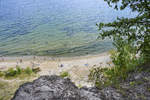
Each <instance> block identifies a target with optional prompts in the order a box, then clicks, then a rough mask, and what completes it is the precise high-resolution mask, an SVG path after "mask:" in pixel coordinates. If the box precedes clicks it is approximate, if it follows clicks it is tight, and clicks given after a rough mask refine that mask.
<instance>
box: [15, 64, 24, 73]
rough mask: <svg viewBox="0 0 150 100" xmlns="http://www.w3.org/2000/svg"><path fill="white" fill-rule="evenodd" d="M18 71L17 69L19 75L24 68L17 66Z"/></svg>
mask: <svg viewBox="0 0 150 100" xmlns="http://www.w3.org/2000/svg"><path fill="white" fill-rule="evenodd" d="M16 71H17V74H18V75H19V74H21V73H22V72H23V69H21V68H20V67H19V66H17V67H16Z"/></svg>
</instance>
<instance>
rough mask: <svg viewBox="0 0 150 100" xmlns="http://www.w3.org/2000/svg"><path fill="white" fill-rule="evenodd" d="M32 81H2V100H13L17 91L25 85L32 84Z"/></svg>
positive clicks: (0, 88) (0, 97)
mask: <svg viewBox="0 0 150 100" xmlns="http://www.w3.org/2000/svg"><path fill="white" fill-rule="evenodd" d="M30 81H32V79H24V80H15V81H13V80H0V100H11V98H12V97H13V95H14V93H15V91H16V90H17V89H18V88H19V86H20V85H21V84H23V83H26V82H30Z"/></svg>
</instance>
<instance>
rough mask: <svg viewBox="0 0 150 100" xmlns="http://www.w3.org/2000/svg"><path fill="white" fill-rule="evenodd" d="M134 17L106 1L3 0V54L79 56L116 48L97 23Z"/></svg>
mask: <svg viewBox="0 0 150 100" xmlns="http://www.w3.org/2000/svg"><path fill="white" fill-rule="evenodd" d="M117 16H118V17H133V16H134V14H133V13H132V12H131V11H130V10H129V9H126V10H125V11H115V10H114V9H113V8H110V7H108V5H107V3H105V2H104V1H103V0H0V55H2V56H6V55H42V56H43V55H48V56H79V55H85V54H96V53H101V52H104V51H107V50H109V49H111V48H112V44H111V41H109V40H105V41H102V40H96V38H97V36H98V31H97V27H96V23H97V22H111V21H114V20H115V19H116V18H117Z"/></svg>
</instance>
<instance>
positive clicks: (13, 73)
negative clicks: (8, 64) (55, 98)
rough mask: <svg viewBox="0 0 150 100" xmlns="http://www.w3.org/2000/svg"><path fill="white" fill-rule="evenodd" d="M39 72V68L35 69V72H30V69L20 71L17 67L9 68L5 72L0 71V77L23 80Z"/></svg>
mask: <svg viewBox="0 0 150 100" xmlns="http://www.w3.org/2000/svg"><path fill="white" fill-rule="evenodd" d="M39 71H40V69H39V68H38V69H35V70H32V69H31V68H30V67H27V68H25V69H22V68H20V67H19V66H17V67H16V68H9V69H8V70H6V71H0V77H4V78H13V77H20V78H24V77H26V76H28V75H31V74H34V73H37V72H39Z"/></svg>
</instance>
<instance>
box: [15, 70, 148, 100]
mask: <svg viewBox="0 0 150 100" xmlns="http://www.w3.org/2000/svg"><path fill="white" fill-rule="evenodd" d="M139 76H140V78H139ZM149 76H150V73H145V72H141V74H139V73H133V74H132V75H130V77H129V78H127V80H126V81H125V82H123V83H120V84H118V87H114V86H109V87H103V88H102V89H101V90H100V89H97V88H96V87H90V88H87V87H82V88H78V87H76V86H75V85H74V84H73V83H72V82H71V81H70V79H68V78H61V77H59V76H56V75H53V76H41V77H39V78H38V79H36V80H34V81H33V82H28V83H25V84H23V85H21V86H20V87H19V89H18V90H17V91H16V93H15V95H14V97H13V98H12V100H150V79H149V78H150V77H149ZM135 77H136V78H135Z"/></svg>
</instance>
